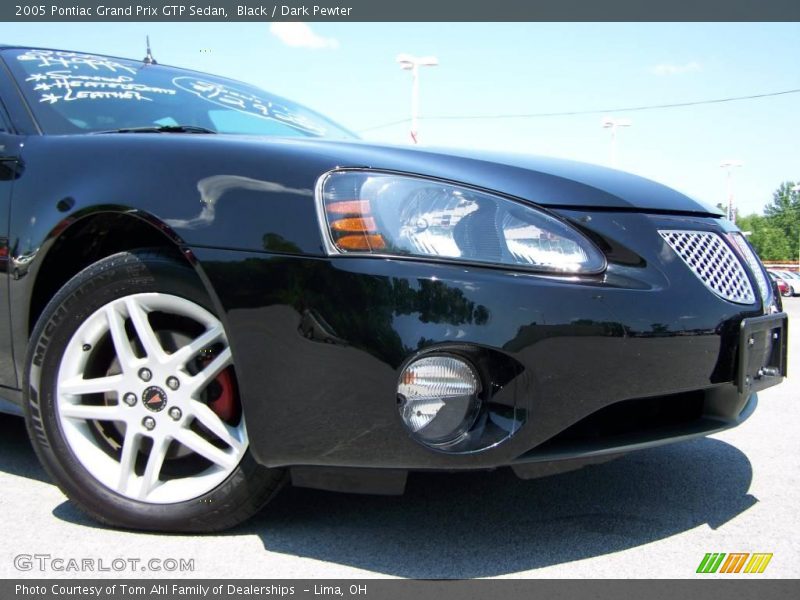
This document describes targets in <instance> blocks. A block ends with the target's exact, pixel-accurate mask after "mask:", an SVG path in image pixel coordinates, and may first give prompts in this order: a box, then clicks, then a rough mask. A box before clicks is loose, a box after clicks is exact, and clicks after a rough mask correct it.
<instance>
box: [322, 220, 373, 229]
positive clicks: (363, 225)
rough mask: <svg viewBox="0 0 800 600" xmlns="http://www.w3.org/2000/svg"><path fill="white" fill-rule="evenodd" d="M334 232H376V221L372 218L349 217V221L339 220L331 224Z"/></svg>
mask: <svg viewBox="0 0 800 600" xmlns="http://www.w3.org/2000/svg"><path fill="white" fill-rule="evenodd" d="M331 229H333V230H334V231H343V232H344V231H354V232H362V231H364V232H370V231H373V232H374V231H375V219H373V218H372V217H363V218H362V217H349V218H347V219H337V220H336V221H333V222H332V223H331Z"/></svg>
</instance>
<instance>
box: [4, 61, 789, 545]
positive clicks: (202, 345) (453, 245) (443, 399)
mask: <svg viewBox="0 0 800 600" xmlns="http://www.w3.org/2000/svg"><path fill="white" fill-rule="evenodd" d="M0 58H1V60H0V98H2V107H0V161H2V162H0V226H1V227H2V233H1V234H0V235H1V236H2V240H1V242H0V265H2V268H3V270H4V272H5V274H4V276H3V277H2V278H0V298H2V300H1V301H0V302H2V311H3V312H4V314H5V315H6V316H5V317H4V318H2V319H0V385H2V387H1V388H0V390H1V391H0V395H2V396H3V397H4V400H3V402H2V406H3V408H4V409H5V410H6V411H9V412H15V411H17V412H20V411H21V412H24V415H25V420H26V423H27V427H28V431H29V433H30V438H31V440H32V443H33V445H34V447H35V449H36V453H37V454H38V456H39V458H40V459H41V461H42V463H43V465H44V466H45V468H46V469H47V471H48V473H49V474H50V475H51V476H52V478H53V479H54V480H55V481H56V482H57V483H58V485H59V486H60V487H61V489H62V490H63V491H64V492H65V493H66V494H67V495H68V496H69V497H70V498H71V499H72V501H73V502H75V504H76V505H78V506H80V507H81V508H82V509H83V510H85V511H87V512H88V513H89V514H90V515H92V516H93V517H95V518H96V519H98V520H100V521H102V522H104V523H107V524H110V525H114V526H119V527H129V528H137V529H154V530H181V531H199V530H215V529H222V528H225V527H228V526H232V525H234V524H236V523H238V522H240V521H242V520H243V519H245V518H247V517H249V516H250V515H252V514H253V513H255V512H256V511H258V510H259V509H260V508H261V507H262V506H263V505H264V504H265V503H266V502H267V501H268V500H269V499H270V498H271V497H272V496H273V495H274V494H275V493H276V492H277V491H278V490H279V489H280V488H281V486H282V485H283V484H284V483H286V482H288V481H291V482H292V483H293V484H295V485H299V486H307V487H317V488H323V489H329V490H342V491H360V492H367V493H384V494H392V493H401V492H402V491H403V489H404V486H405V482H406V477H407V475H408V473H409V472H410V471H414V470H431V469H437V470H448V471H453V470H465V469H473V470H479V469H494V468H497V467H507V466H510V467H511V468H512V469H513V470H514V471H515V472H516V473H517V474H518V475H519V476H521V477H523V478H531V477H536V476H540V475H543V474H547V473H553V472H558V471H564V470H568V469H573V468H576V467H579V466H582V465H586V464H591V463H598V462H602V461H604V460H608V459H609V458H612V457H614V456H618V455H620V454H623V453H626V452H628V451H631V450H635V449H639V448H645V447H652V446H656V445H659V444H664V443H668V442H674V441H678V440H685V439H688V438H692V437H696V436H704V435H707V434H709V433H713V432H717V431H720V430H723V429H726V428H729V427H733V426H735V425H738V424H739V423H741V422H742V421H743V420H745V419H746V418H747V417H748V416H749V415H750V414H751V413H752V412H753V410H754V409H755V406H756V402H757V399H756V392H757V391H758V390H760V389H763V388H765V387H768V386H771V385H774V384H776V383H779V382H780V381H781V380H782V378H783V376H784V375H785V365H786V327H787V318H786V315H785V314H783V313H782V312H780V311H781V304H780V297H779V296H777V295H776V294H775V292H774V290H773V289H772V287H771V285H770V283H769V279H768V277H767V274H766V272H765V271H764V269H763V267H762V265H761V263H760V261H759V259H758V258H757V256H756V255H755V253H754V252H753V250H752V248H751V247H750V245H749V244H748V242H747V241H746V240H745V238H744V237H743V236H742V235H741V234H740V233H739V231H738V230H737V229H736V227H735V226H734V225H732V224H731V223H729V222H728V221H726V220H724V219H722V218H721V217H720V215H718V214H717V213H715V212H710V211H709V209H707V208H705V207H704V206H703V205H701V204H699V203H698V202H696V201H694V200H692V199H690V198H687V197H686V196H684V195H682V194H680V193H678V192H676V191H673V190H671V189H669V188H666V187H663V186H661V185H658V184H656V183H653V182H651V181H647V180H645V179H641V178H639V177H635V176H633V175H629V174H625V173H621V172H617V171H613V170H609V169H605V168H601V167H596V166H590V165H585V164H579V163H573V162H568V161H562V160H552V159H547V158H530V157H523V156H514V155H501V154H493V155H490V154H479V153H467V152H463V151H439V150H433V149H416V148H408V147H391V146H381V145H375V144H369V143H365V142H362V141H359V140H358V139H356V137H355V136H353V135H352V134H351V133H350V132H348V131H347V130H346V129H344V128H342V127H340V126H338V125H336V124H335V123H333V122H332V121H330V120H328V119H326V118H325V117H323V116H321V115H319V114H317V113H315V112H313V111H311V110H308V109H305V108H303V107H300V106H298V105H296V104H294V103H293V102H290V101H288V100H285V99H283V98H279V97H276V96H273V95H270V94H268V93H266V92H264V91H262V90H260V89H256V88H254V87H252V86H250V85H247V84H244V83H239V82H235V81H230V80H227V79H222V78H219V77H214V76H211V75H206V74H203V73H197V72H192V71H186V70H182V69H176V68H172V67H166V66H162V65H158V64H152V63H151V62H150V61H145V62H141V61H132V60H125V59H119V58H111V57H106V56H96V55H88V54H81V53H75V52H63V51H56V50H47V49H36V48H19V47H5V48H2V49H0ZM498 493H502V491H498Z"/></svg>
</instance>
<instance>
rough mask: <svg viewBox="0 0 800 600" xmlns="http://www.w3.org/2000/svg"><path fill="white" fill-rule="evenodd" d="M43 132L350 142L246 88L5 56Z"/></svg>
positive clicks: (90, 61) (80, 57) (72, 61)
mask: <svg viewBox="0 0 800 600" xmlns="http://www.w3.org/2000/svg"><path fill="white" fill-rule="evenodd" d="M3 57H4V58H5V59H6V63H7V64H8V66H9V68H10V69H11V71H12V73H13V74H14V76H15V78H16V80H17V81H18V83H19V85H20V88H21V89H22V93H23V94H24V96H25V98H26V99H27V101H28V103H29V104H30V106H31V109H32V111H33V113H34V115H35V116H36V118H37V120H38V121H39V125H40V126H41V127H42V130H43V131H44V132H45V133H50V134H70V133H89V132H93V131H109V130H116V129H129V128H134V127H159V126H174V125H184V126H194V127H202V128H205V129H210V130H212V131H216V132H218V133H234V134H245V135H275V136H305V137H333V138H354V137H356V136H354V135H353V134H352V133H350V132H349V131H347V130H346V129H344V128H342V127H340V126H339V125H337V124H336V123H334V122H333V121H331V120H329V119H327V118H326V117H323V116H322V115H320V114H318V113H316V112H314V111H312V110H309V109H307V108H304V107H302V106H299V105H297V104H295V103H294V102H290V101H289V100H286V99H284V98H280V97H278V96H273V95H271V94H269V93H267V92H265V91H263V90H260V89H258V88H256V87H253V86H250V85H248V84H246V83H240V82H237V81H231V80H228V79H223V78H220V77H214V76H212V75H206V74H204V73H196V72H194V71H184V70H182V69H176V68H173V67H165V66H161V65H154V64H149V65H148V64H145V63H143V62H136V61H131V60H124V59H119V58H109V57H106V56H97V55H91V54H80V53H77V52H60V51H56V50H35V49H27V50H8V51H6V52H4V53H3Z"/></svg>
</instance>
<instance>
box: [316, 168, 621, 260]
mask: <svg viewBox="0 0 800 600" xmlns="http://www.w3.org/2000/svg"><path fill="white" fill-rule="evenodd" d="M317 202H318V209H319V213H320V215H319V216H320V222H321V223H322V229H323V236H324V238H325V241H326V245H327V249H328V252H329V253H331V254H357V255H359V254H360V255H363V254H377V255H383V256H408V257H422V258H433V259H438V260H455V261H459V262H474V263H488V264H494V265H509V266H513V267H515V268H527V269H533V270H536V271H545V272H551V273H600V272H602V271H603V270H604V269H605V267H606V260H605V257H604V256H603V254H602V253H601V252H600V251H599V250H598V249H597V248H596V247H595V246H594V244H593V243H592V242H591V241H589V239H588V238H586V237H585V236H584V235H583V234H582V233H580V232H579V231H578V230H577V229H574V228H573V227H571V226H570V225H569V224H567V223H565V222H564V221H562V220H561V219H558V218H556V217H554V216H552V215H550V214H548V213H545V212H543V211H541V210H537V209H536V208H533V207H532V206H529V205H527V204H523V203H521V202H517V201H514V200H509V199H508V198H502V197H499V196H495V195H493V194H488V193H486V192H481V191H477V190H474V189H470V188H466V187H460V186H455V185H451V184H447V183H442V182H439V181H435V180H431V179H424V178H421V177H412V176H407V175H395V174H391V173H380V172H372V171H358V170H354V171H351V170H347V171H333V172H331V173H328V174H327V175H325V176H323V178H322V179H321V180H320V182H319V185H318V189H317Z"/></svg>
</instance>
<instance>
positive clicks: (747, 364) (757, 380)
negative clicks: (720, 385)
mask: <svg viewBox="0 0 800 600" xmlns="http://www.w3.org/2000/svg"><path fill="white" fill-rule="evenodd" d="M788 333H789V316H788V315H787V314H786V313H777V314H773V315H764V316H761V317H752V318H749V319H744V320H742V325H741V330H740V333H739V371H738V375H737V381H736V385H737V387H738V389H739V394H741V395H743V396H745V397H747V396H749V395H750V394H751V393H752V392H757V391H759V390H763V389H765V388H768V387H771V386H773V385H777V384H779V383H780V382H781V381H783V378H784V377H786V363H787V361H786V356H787V349H788Z"/></svg>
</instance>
